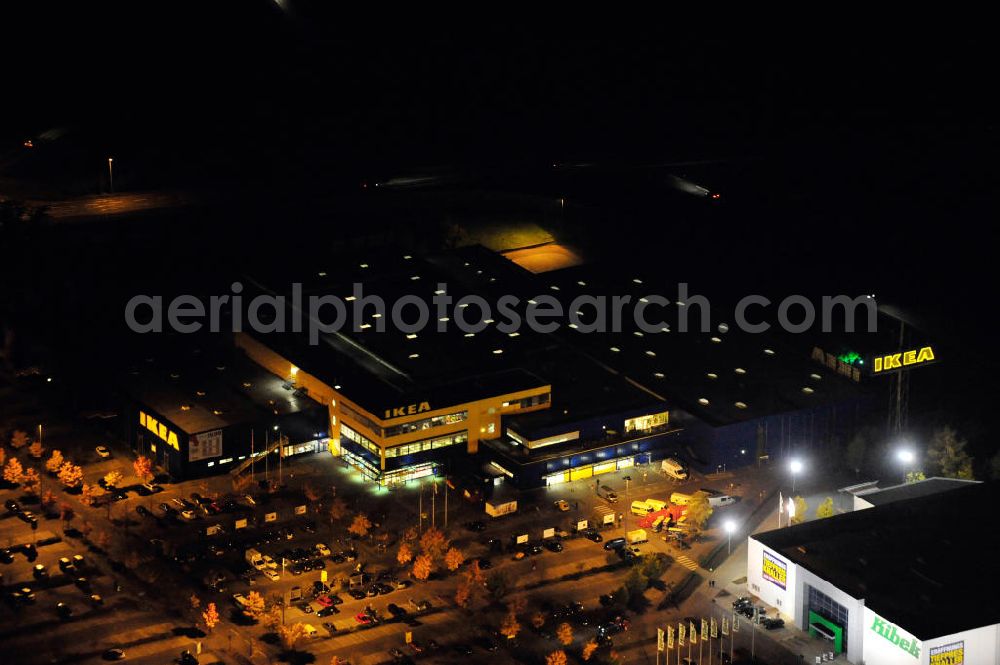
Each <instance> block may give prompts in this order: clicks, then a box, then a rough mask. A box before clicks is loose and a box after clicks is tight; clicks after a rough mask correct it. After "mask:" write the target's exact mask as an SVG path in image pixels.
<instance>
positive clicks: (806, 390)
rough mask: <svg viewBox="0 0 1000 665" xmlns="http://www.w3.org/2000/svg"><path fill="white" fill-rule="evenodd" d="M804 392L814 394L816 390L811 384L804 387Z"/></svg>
mask: <svg viewBox="0 0 1000 665" xmlns="http://www.w3.org/2000/svg"><path fill="white" fill-rule="evenodd" d="M802 392H804V393H805V394H806V395H812V394H813V393H814V392H816V391H815V390H813V389H812V388H810V387H809V386H806V387H805V388H803V389H802Z"/></svg>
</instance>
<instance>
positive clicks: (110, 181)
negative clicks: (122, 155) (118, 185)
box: [108, 157, 115, 194]
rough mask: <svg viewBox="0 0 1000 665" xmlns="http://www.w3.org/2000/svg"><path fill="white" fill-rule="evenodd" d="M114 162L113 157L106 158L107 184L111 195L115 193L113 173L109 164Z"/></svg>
mask: <svg viewBox="0 0 1000 665" xmlns="http://www.w3.org/2000/svg"><path fill="white" fill-rule="evenodd" d="M114 161H115V159H114V157H108V184H109V185H110V189H111V193H112V194H114V193H115V172H114V169H113V168H112V167H111V164H112V163H113V162H114Z"/></svg>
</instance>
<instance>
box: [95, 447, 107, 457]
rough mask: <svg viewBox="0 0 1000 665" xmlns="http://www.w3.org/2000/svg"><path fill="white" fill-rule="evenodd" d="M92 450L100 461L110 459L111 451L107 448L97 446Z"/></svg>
mask: <svg viewBox="0 0 1000 665" xmlns="http://www.w3.org/2000/svg"><path fill="white" fill-rule="evenodd" d="M94 450H95V451H96V452H97V456H98V457H100V458H101V459H108V458H109V457H111V451H110V450H109V449H108V447H107V446H97V447H96V448H94Z"/></svg>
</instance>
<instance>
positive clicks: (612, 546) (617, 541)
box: [604, 538, 628, 550]
mask: <svg viewBox="0 0 1000 665" xmlns="http://www.w3.org/2000/svg"><path fill="white" fill-rule="evenodd" d="M627 544H628V543H627V542H626V541H625V539H624V538H612V539H611V540H609V541H608V542H606V543H604V549H606V550H617V549H620V548H623V547H625V545H627Z"/></svg>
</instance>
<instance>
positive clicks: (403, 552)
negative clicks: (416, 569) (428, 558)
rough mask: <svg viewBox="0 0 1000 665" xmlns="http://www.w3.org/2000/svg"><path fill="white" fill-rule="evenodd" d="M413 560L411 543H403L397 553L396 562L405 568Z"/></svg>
mask: <svg viewBox="0 0 1000 665" xmlns="http://www.w3.org/2000/svg"><path fill="white" fill-rule="evenodd" d="M412 560H413V548H411V547H410V544H409V543H401V544H400V546H399V551H398V552H396V561H398V562H399V565H401V566H405V565H406V564H408V563H410V561H412Z"/></svg>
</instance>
